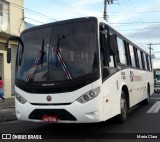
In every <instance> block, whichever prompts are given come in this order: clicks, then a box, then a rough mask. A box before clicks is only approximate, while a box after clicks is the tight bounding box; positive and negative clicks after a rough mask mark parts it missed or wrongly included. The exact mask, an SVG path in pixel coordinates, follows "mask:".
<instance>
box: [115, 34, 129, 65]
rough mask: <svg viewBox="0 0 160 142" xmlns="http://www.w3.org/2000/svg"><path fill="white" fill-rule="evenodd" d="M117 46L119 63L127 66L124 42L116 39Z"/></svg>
mask: <svg viewBox="0 0 160 142" xmlns="http://www.w3.org/2000/svg"><path fill="white" fill-rule="evenodd" d="M117 45H118V51H119V59H120V63H121V64H127V58H126V52H125V45H124V41H123V40H122V39H120V38H119V37H117Z"/></svg>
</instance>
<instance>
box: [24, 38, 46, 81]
mask: <svg viewBox="0 0 160 142" xmlns="http://www.w3.org/2000/svg"><path fill="white" fill-rule="evenodd" d="M44 55H45V52H44V39H43V40H42V46H41V51H39V53H38V56H37V57H36V59H35V61H34V65H33V66H32V68H31V69H30V70H29V72H28V74H27V76H26V79H25V82H32V81H33V80H34V77H35V75H36V73H37V71H38V69H39V67H40V66H41V67H42V66H43V58H44Z"/></svg>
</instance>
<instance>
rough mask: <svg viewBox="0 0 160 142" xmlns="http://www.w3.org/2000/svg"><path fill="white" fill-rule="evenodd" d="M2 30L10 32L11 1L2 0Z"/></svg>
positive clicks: (0, 28) (0, 13)
mask: <svg viewBox="0 0 160 142" xmlns="http://www.w3.org/2000/svg"><path fill="white" fill-rule="evenodd" d="M0 31H2V32H7V33H8V32H9V3H7V2H5V1H4V0H0Z"/></svg>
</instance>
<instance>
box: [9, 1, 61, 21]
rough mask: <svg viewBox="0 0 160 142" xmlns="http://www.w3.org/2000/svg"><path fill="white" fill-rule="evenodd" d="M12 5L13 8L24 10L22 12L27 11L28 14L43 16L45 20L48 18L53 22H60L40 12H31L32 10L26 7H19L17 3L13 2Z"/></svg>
mask: <svg viewBox="0 0 160 142" xmlns="http://www.w3.org/2000/svg"><path fill="white" fill-rule="evenodd" d="M10 4H11V5H12V6H14V7H17V8H19V9H22V10H24V11H26V12H29V13H32V14H36V15H39V16H41V17H43V18H46V19H49V20H52V21H58V20H56V19H54V18H52V17H49V16H46V15H44V14H42V13H40V12H36V11H33V10H31V9H28V8H25V7H23V6H20V5H18V4H15V3H12V2H10Z"/></svg>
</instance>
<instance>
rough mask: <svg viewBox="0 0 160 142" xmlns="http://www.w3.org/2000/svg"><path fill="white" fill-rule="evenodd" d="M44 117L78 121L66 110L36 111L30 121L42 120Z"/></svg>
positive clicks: (30, 116) (31, 115) (32, 113)
mask: <svg viewBox="0 0 160 142" xmlns="http://www.w3.org/2000/svg"><path fill="white" fill-rule="evenodd" d="M43 116H56V117H57V118H58V119H59V120H68V121H76V120H77V119H76V118H75V117H74V116H73V115H72V114H70V113H69V112H68V111H66V110H65V109H35V110H33V111H32V112H31V114H30V115H29V119H36V120H42V117H43Z"/></svg>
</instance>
